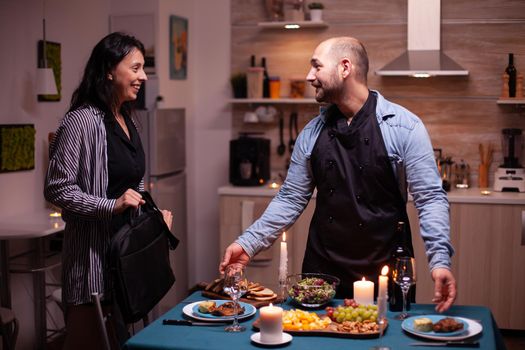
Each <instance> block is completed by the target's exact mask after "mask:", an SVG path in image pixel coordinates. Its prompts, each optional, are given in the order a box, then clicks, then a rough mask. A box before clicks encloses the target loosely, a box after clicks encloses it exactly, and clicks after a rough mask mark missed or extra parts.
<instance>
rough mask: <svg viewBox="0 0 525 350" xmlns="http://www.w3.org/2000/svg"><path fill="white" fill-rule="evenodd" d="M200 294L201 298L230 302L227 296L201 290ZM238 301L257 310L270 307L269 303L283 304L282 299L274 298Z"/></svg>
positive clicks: (242, 299)
mask: <svg viewBox="0 0 525 350" xmlns="http://www.w3.org/2000/svg"><path fill="white" fill-rule="evenodd" d="M201 294H202V296H203V297H206V298H210V299H221V300H222V299H224V300H231V298H230V297H229V296H227V295H223V294H219V293H215V292H212V291H209V290H203V291H202V292H201ZM240 301H242V302H243V303H247V304H251V305H253V306H255V307H256V308H257V309H258V308H260V307H263V306H268V305H270V303H272V304H281V303H282V302H283V298H279V297H276V298H274V299H272V300H264V301H260V300H253V299H247V298H241V299H240Z"/></svg>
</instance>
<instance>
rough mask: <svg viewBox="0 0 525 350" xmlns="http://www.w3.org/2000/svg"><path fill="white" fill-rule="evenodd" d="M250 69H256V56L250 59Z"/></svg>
mask: <svg viewBox="0 0 525 350" xmlns="http://www.w3.org/2000/svg"><path fill="white" fill-rule="evenodd" d="M250 67H255V55H252V56H251V57H250Z"/></svg>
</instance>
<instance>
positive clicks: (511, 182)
mask: <svg viewBox="0 0 525 350" xmlns="http://www.w3.org/2000/svg"><path fill="white" fill-rule="evenodd" d="M521 134H522V131H521V129H503V130H502V151H503V164H502V165H500V166H499V168H498V170H496V173H495V175H494V191H498V192H525V170H524V169H523V167H522V166H521V162H520V158H521V146H522V143H521Z"/></svg>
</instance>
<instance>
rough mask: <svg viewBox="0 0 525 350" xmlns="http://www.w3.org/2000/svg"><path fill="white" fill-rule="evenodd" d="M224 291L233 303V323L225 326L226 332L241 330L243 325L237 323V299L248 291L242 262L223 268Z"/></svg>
mask: <svg viewBox="0 0 525 350" xmlns="http://www.w3.org/2000/svg"><path fill="white" fill-rule="evenodd" d="M223 289H224V292H225V293H226V294H228V295H229V296H230V297H231V298H232V300H233V303H234V308H233V312H234V314H233V324H232V325H231V326H228V327H226V328H225V330H226V331H227V332H243V331H245V330H246V328H245V327H243V326H241V325H240V324H239V321H238V320H237V318H238V310H239V299H240V298H241V296H242V295H243V294H244V293H246V292H247V291H248V280H247V279H246V276H245V267H244V265H242V264H231V265H228V266H226V268H225V269H224V286H223Z"/></svg>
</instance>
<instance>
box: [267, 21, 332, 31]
mask: <svg viewBox="0 0 525 350" xmlns="http://www.w3.org/2000/svg"><path fill="white" fill-rule="evenodd" d="M257 25H258V26H259V27H262V28H270V29H301V28H325V27H328V24H327V23H326V22H323V21H279V22H259V23H257Z"/></svg>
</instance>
